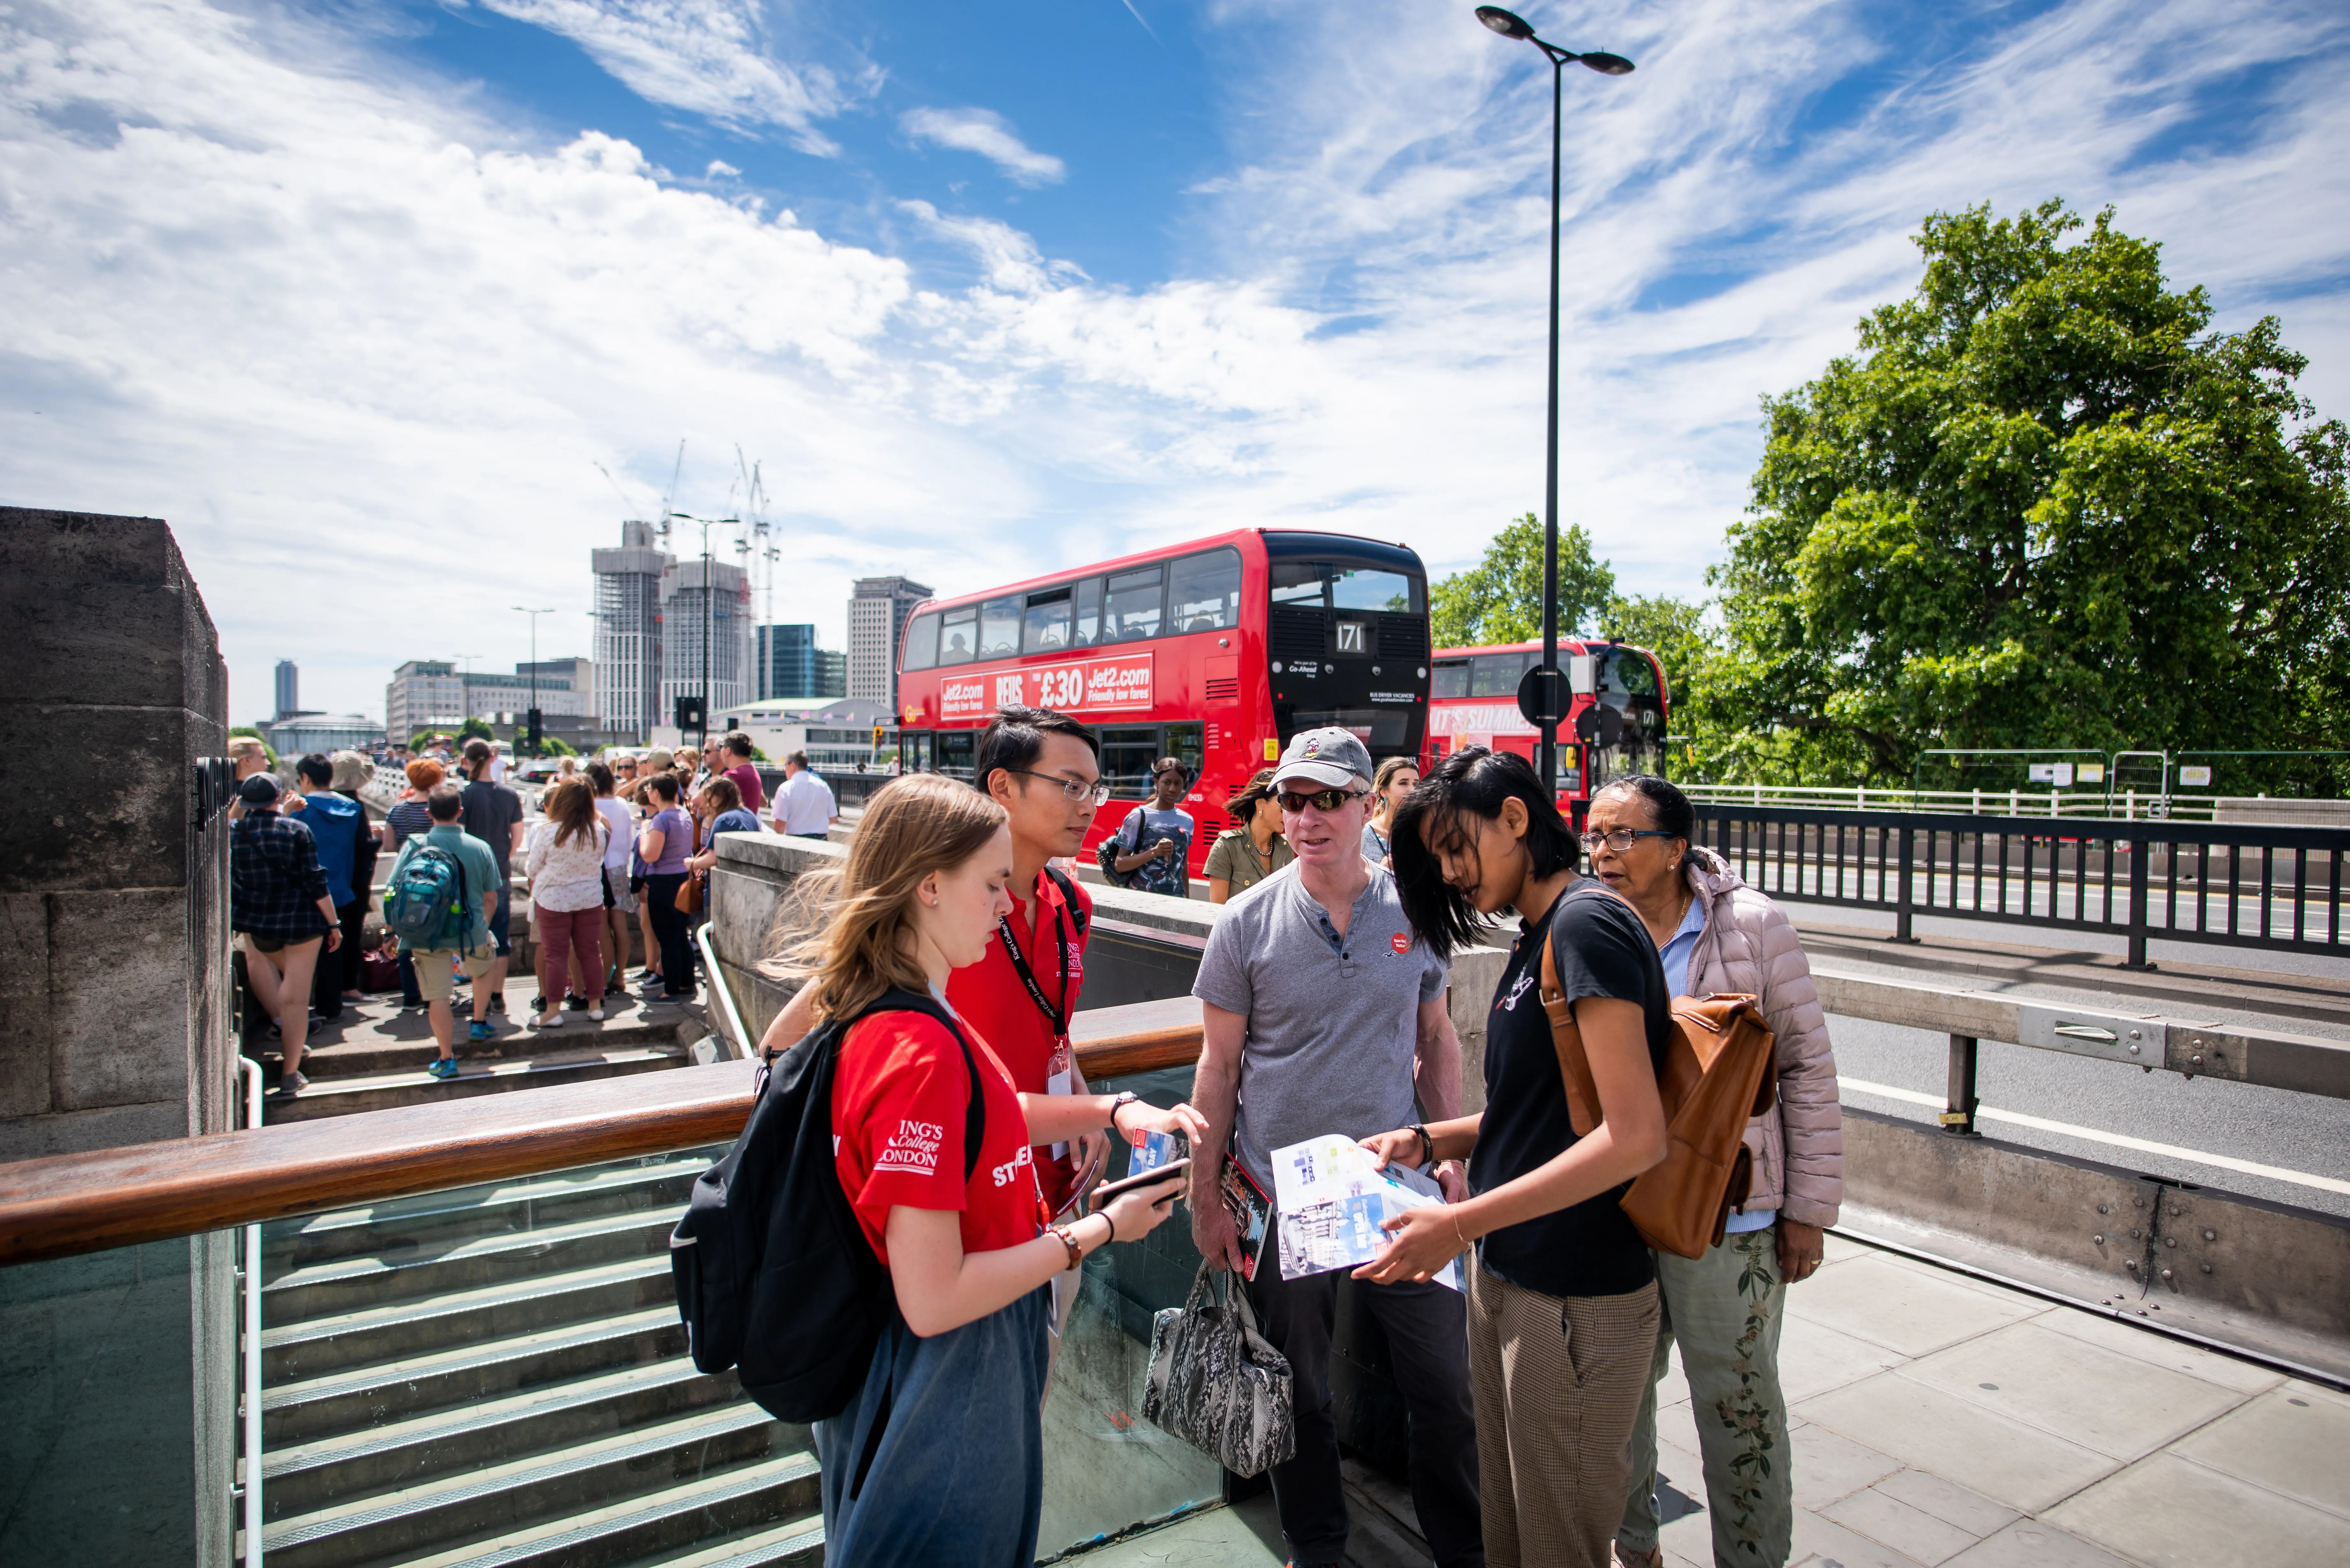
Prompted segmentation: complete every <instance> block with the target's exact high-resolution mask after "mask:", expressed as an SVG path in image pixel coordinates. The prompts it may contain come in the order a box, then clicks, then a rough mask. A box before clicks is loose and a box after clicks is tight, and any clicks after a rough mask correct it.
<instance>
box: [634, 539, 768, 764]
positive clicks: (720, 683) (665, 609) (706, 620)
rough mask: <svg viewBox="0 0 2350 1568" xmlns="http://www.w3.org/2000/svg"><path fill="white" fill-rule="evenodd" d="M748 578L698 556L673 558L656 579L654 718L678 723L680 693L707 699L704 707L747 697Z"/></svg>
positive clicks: (750, 672)
mask: <svg viewBox="0 0 2350 1568" xmlns="http://www.w3.org/2000/svg"><path fill="white" fill-rule="evenodd" d="M751 631H752V628H751V577H750V574H749V573H747V572H745V571H744V570H743V568H742V567H740V566H729V565H728V564H727V563H725V562H723V561H703V560H702V559H701V558H699V557H696V558H694V559H691V560H686V561H673V562H671V564H670V566H668V567H667V568H666V569H665V570H664V571H663V572H662V573H661V579H660V701H659V705H658V707H657V709H656V712H657V715H658V716H657V719H656V722H658V723H660V724H664V725H673V724H675V723H676V722H677V700H678V699H679V698H680V697H703V698H706V699H708V704H709V705H708V707H707V708H706V709H705V710H704V711H706V712H709V713H716V712H718V711H721V710H722V709H726V708H739V707H742V706H743V704H745V703H747V702H749V701H751V698H752V689H753V685H754V676H755V673H756V672H755V670H754V667H753V659H752V637H751Z"/></svg>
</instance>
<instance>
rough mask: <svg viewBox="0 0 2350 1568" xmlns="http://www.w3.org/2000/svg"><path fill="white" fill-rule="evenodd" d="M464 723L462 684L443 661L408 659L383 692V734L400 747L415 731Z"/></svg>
mask: <svg viewBox="0 0 2350 1568" xmlns="http://www.w3.org/2000/svg"><path fill="white" fill-rule="evenodd" d="M463 722H465V680H464V677H463V676H461V675H460V674H458V673H457V667H456V665H454V664H452V663H451V662H450V661H449V660H447V659H410V660H409V661H408V662H407V663H405V664H403V665H401V666H400V668H399V669H398V670H393V671H392V673H391V682H390V685H388V686H386V687H385V688H384V689H383V727H384V732H386V733H387V734H389V735H390V737H391V739H392V740H393V741H394V742H396V743H398V744H400V745H406V744H407V743H408V738H409V737H410V736H411V735H413V734H414V733H416V732H417V731H419V730H429V729H436V728H442V729H454V728H455V727H456V726H457V725H459V724H462V723H463Z"/></svg>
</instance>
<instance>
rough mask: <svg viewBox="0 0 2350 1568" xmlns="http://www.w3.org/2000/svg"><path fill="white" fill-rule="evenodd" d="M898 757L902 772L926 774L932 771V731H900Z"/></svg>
mask: <svg viewBox="0 0 2350 1568" xmlns="http://www.w3.org/2000/svg"><path fill="white" fill-rule="evenodd" d="M898 757H899V763H901V764H902V765H901V766H900V768H899V772H901V773H910V774H926V773H929V772H930V771H931V732H929V731H928V730H900V731H899V732H898Z"/></svg>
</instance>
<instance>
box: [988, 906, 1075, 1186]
mask: <svg viewBox="0 0 2350 1568" xmlns="http://www.w3.org/2000/svg"><path fill="white" fill-rule="evenodd" d="M1039 903H1040V904H1041V903H1042V898H1041V896H1040V898H1039ZM1039 913H1040V914H1041V913H1042V910H1041V909H1040V910H1039ZM995 934H996V936H997V937H998V938H999V939H1001V940H1002V941H1003V951H1004V956H1006V957H1007V958H1009V959H1011V961H1012V969H1013V972H1014V973H1015V974H1017V975H1018V976H1019V977H1020V983H1021V984H1023V985H1024V986H1026V987H1027V988H1028V999H1029V1000H1030V1001H1031V1002H1035V1004H1036V1011H1037V1012H1041V1013H1043V1014H1044V1015H1045V1023H1046V1024H1047V1025H1048V1026H1049V1027H1050V1028H1051V1029H1052V1031H1053V1054H1052V1057H1051V1059H1050V1061H1049V1062H1048V1063H1047V1064H1046V1066H1045V1093H1046V1094H1048V1095H1066V1094H1067V1093H1069V1091H1070V1090H1071V1089H1072V1088H1074V1087H1075V1086H1076V1072H1075V1067H1076V1053H1074V1052H1073V1051H1072V1050H1071V1049H1070V1047H1069V1015H1068V1014H1067V1013H1066V1012H1063V1011H1062V1010H1061V1009H1060V1008H1057V1007H1055V1006H1054V1005H1053V1004H1052V1003H1051V1002H1048V1001H1046V1000H1045V988H1044V987H1043V986H1041V985H1039V984H1037V983H1036V971H1035V970H1034V969H1032V968H1031V967H1030V966H1029V963H1028V955H1027V954H1025V953H1024V952H1022V951H1021V950H1020V940H1019V939H1018V938H1017V937H1015V936H1014V935H1013V934H1012V922H1011V921H1010V920H1009V919H1003V918H1002V917H999V918H998V919H996V922H995ZM1053 937H1054V940H1055V942H1056V943H1057V944H1058V945H1059V947H1060V950H1061V997H1062V1000H1063V1001H1064V1002H1066V1001H1067V999H1068V995H1069V925H1068V919H1067V918H1066V915H1065V914H1064V913H1063V911H1062V909H1061V907H1060V906H1059V905H1057V904H1056V905H1055V906H1054V907H1053ZM1068 1152H1069V1146H1068V1145H1067V1144H1066V1143H1056V1144H1055V1145H1054V1146H1053V1158H1055V1159H1065V1158H1067V1157H1068Z"/></svg>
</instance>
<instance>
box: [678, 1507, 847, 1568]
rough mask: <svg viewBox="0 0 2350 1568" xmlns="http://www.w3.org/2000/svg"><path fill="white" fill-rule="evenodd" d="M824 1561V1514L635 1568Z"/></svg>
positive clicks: (741, 1567) (735, 1567)
mask: <svg viewBox="0 0 2350 1568" xmlns="http://www.w3.org/2000/svg"><path fill="white" fill-rule="evenodd" d="M823 1561H824V1515H823V1514H821V1513H817V1514H815V1515H813V1516H811V1517H809V1518H806V1519H795V1520H791V1521H787V1522H785V1523H783V1524H778V1525H775V1526H772V1527H770V1528H769V1529H766V1530H761V1531H756V1532H752V1533H750V1534H747V1535H735V1536H730V1537H728V1538H727V1539H725V1540H723V1541H721V1542H717V1543H716V1544H715V1545H710V1546H696V1547H691V1548H689V1549H688V1550H687V1551H686V1552H683V1553H681V1554H675V1555H670V1556H664V1557H656V1558H650V1559H648V1560H646V1561H645V1562H643V1563H639V1564H638V1565H636V1568H817V1564H819V1563H822V1562H823Z"/></svg>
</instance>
